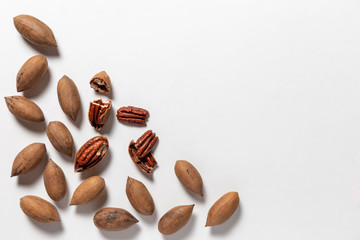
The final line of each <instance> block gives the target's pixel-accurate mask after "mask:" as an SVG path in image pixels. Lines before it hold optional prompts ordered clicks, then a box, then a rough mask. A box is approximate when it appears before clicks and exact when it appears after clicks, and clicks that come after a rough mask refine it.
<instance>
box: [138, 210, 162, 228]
mask: <svg viewBox="0 0 360 240" xmlns="http://www.w3.org/2000/svg"><path fill="white" fill-rule="evenodd" d="M139 216H140V218H141V221H140V222H144V223H146V224H148V225H150V224H154V223H155V222H156V221H157V218H158V214H157V211H156V207H155V210H154V213H153V214H152V215H150V216H146V215H142V214H139Z"/></svg>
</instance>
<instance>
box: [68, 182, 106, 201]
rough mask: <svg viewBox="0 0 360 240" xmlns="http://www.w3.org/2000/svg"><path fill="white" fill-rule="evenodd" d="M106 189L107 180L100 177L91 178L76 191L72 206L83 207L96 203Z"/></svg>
mask: <svg viewBox="0 0 360 240" xmlns="http://www.w3.org/2000/svg"><path fill="white" fill-rule="evenodd" d="M104 189H105V180H104V179H103V178H102V177H99V176H93V177H89V178H88V179H86V180H85V181H83V182H82V183H81V184H80V185H79V186H78V187H77V188H76V189H75V191H74V194H73V196H72V198H71V201H70V205H83V204H87V203H90V202H92V201H94V200H95V199H96V198H97V197H99V196H100V194H101V193H102V192H103V191H104Z"/></svg>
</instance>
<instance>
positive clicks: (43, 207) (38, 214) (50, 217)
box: [20, 195, 61, 223]
mask: <svg viewBox="0 0 360 240" xmlns="http://www.w3.org/2000/svg"><path fill="white" fill-rule="evenodd" d="M20 207H21V210H22V211H23V212H24V213H25V214H26V215H27V216H28V217H30V218H31V219H32V220H34V221H37V222H40V223H52V222H60V221H61V220H60V216H59V213H58V211H57V209H56V207H55V206H54V205H52V204H51V203H49V202H48V201H46V200H44V199H42V198H40V197H37V196H31V195H27V196H24V197H22V198H21V199H20Z"/></svg>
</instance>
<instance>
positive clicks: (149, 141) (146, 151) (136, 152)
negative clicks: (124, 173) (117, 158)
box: [129, 130, 159, 175]
mask: <svg viewBox="0 0 360 240" xmlns="http://www.w3.org/2000/svg"><path fill="white" fill-rule="evenodd" d="M158 140H159V138H158V137H157V136H156V135H155V133H153V132H152V131H151V130H148V131H146V132H145V133H144V134H143V135H142V136H141V137H140V138H139V139H138V140H137V141H136V142H134V140H132V141H131V142H130V145H129V155H130V157H131V159H132V160H133V162H134V163H135V165H136V166H137V167H138V168H139V169H140V170H141V171H142V172H144V173H146V174H149V175H150V174H151V173H152V171H153V169H154V168H155V166H156V165H157V162H156V160H155V158H154V155H153V154H152V152H151V150H152V149H153V148H154V146H155V144H156V143H157V142H158Z"/></svg>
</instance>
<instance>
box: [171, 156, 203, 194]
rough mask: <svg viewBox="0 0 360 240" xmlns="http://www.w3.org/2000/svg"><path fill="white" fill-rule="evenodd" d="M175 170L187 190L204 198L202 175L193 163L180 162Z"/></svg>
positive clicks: (176, 164) (177, 162)
mask: <svg viewBox="0 0 360 240" xmlns="http://www.w3.org/2000/svg"><path fill="white" fill-rule="evenodd" d="M174 170H175V174H176V176H177V178H178V179H179V181H180V182H181V184H182V185H183V186H184V187H185V188H187V189H188V190H189V191H191V192H193V193H197V194H200V195H201V196H203V181H202V178H201V175H200V173H199V172H198V170H197V169H196V168H195V167H194V166H193V165H192V164H191V163H189V162H188V161H185V160H178V161H176V163H175V167H174Z"/></svg>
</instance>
